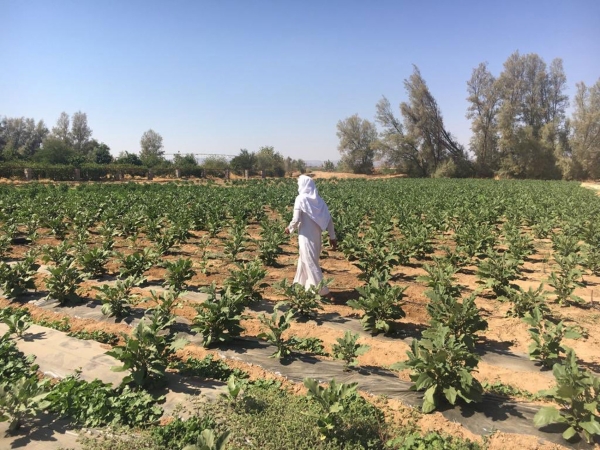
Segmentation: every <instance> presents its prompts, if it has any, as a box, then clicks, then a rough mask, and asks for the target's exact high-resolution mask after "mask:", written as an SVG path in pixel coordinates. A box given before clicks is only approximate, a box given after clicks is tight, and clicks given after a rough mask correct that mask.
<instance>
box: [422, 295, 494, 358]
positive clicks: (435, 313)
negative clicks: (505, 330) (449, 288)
mask: <svg viewBox="0 0 600 450" xmlns="http://www.w3.org/2000/svg"><path fill="white" fill-rule="evenodd" d="M426 295H427V296H428V297H429V300H430V301H429V303H428V304H427V312H428V313H429V317H430V318H431V320H430V325H431V326H432V327H435V326H439V325H445V326H446V327H448V328H449V329H450V331H451V333H452V334H453V335H454V337H455V338H456V339H457V340H460V341H462V342H464V343H465V344H466V346H467V347H468V348H469V349H473V348H474V346H475V342H476V340H477V337H476V333H477V332H478V331H484V330H486V329H487V327H488V324H487V321H486V320H485V319H483V318H482V317H481V314H480V311H479V308H477V305H476V304H475V298H476V295H475V294H471V295H469V296H468V297H465V298H464V299H463V300H462V301H461V302H459V301H458V299H457V298H456V297H454V296H452V295H451V294H449V293H447V292H446V291H444V290H437V291H427V292H426Z"/></svg>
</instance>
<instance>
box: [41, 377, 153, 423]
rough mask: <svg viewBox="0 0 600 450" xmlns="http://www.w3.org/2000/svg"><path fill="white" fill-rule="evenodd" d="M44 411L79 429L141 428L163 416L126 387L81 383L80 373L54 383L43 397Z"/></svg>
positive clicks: (144, 396) (148, 397)
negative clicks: (109, 426) (44, 399)
mask: <svg viewBox="0 0 600 450" xmlns="http://www.w3.org/2000/svg"><path fill="white" fill-rule="evenodd" d="M46 400H47V401H48V403H49V404H48V410H49V411H52V412H54V413H56V414H58V415H59V416H60V417H67V418H69V419H71V421H73V422H74V423H75V424H77V425H79V426H83V427H101V426H108V425H112V426H115V425H121V426H129V427H142V426H148V425H150V424H155V423H157V422H158V420H159V419H160V417H161V416H162V414H163V410H162V408H161V407H160V406H159V405H158V403H159V402H160V401H162V400H163V398H158V399H155V398H154V397H153V396H152V395H150V394H148V393H147V392H145V391H137V392H136V391H132V390H131V389H130V388H129V386H125V387H119V388H116V389H114V388H113V387H112V385H111V384H110V383H103V382H102V381H101V380H98V379H96V380H94V381H90V382H88V381H84V380H81V379H80V372H76V373H75V374H74V375H70V376H68V377H66V378H63V379H62V380H60V381H59V382H58V383H56V384H55V385H54V386H53V387H52V390H51V391H50V392H49V394H48V396H47V397H46Z"/></svg>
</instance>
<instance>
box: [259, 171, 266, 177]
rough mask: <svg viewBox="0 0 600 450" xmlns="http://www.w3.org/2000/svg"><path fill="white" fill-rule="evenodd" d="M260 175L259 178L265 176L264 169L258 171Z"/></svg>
mask: <svg viewBox="0 0 600 450" xmlns="http://www.w3.org/2000/svg"><path fill="white" fill-rule="evenodd" d="M260 176H261V178H265V177H266V174H265V171H264V170H261V171H260Z"/></svg>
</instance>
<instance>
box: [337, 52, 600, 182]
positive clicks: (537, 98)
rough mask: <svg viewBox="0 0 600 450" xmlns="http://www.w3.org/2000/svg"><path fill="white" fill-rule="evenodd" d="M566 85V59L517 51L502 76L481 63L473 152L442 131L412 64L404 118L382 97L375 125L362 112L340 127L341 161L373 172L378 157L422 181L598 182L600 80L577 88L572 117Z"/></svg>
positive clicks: (471, 114)
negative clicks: (492, 178) (547, 60)
mask: <svg viewBox="0 0 600 450" xmlns="http://www.w3.org/2000/svg"><path fill="white" fill-rule="evenodd" d="M566 82H567V81H566V76H565V74H564V70H563V66H562V61H561V60H560V59H555V60H554V61H552V63H551V64H550V66H547V65H546V63H545V62H544V61H543V59H542V58H541V57H539V56H538V55H536V54H528V55H521V54H519V52H515V53H514V54H512V55H511V56H510V57H509V58H508V59H507V60H506V62H505V63H504V70H503V71H502V72H501V73H500V75H499V76H498V77H495V76H494V75H493V74H492V73H491V72H490V71H489V69H488V66H487V63H481V64H480V65H479V66H478V67H477V68H475V69H474V70H473V74H472V76H471V79H470V80H469V81H468V82H467V92H468V98H467V99H468V101H469V108H468V111H467V118H469V119H470V120H471V129H472V131H473V135H472V138H471V141H470V143H469V151H467V150H466V149H465V148H464V147H463V146H462V145H461V144H460V143H458V142H457V141H456V139H455V138H454V137H453V136H452V134H451V133H450V132H449V131H448V130H447V128H446V127H445V126H444V121H443V117H442V114H441V111H440V108H439V106H438V105H437V102H436V101H435V98H434V97H433V95H432V94H431V92H430V90H429V88H428V87H427V84H426V82H425V80H424V79H423V77H422V75H421V73H420V71H419V69H418V68H417V67H414V70H413V73H412V75H411V76H410V77H409V78H408V79H406V80H405V81H404V87H405V90H406V93H407V97H408V99H407V101H405V102H402V103H401V104H400V116H401V119H399V118H398V117H397V116H395V114H394V111H393V109H392V107H391V105H390V102H389V101H388V100H387V98H385V97H383V98H382V99H381V100H380V101H379V102H378V103H377V105H376V113H375V121H374V122H371V121H369V120H366V119H361V118H360V117H359V116H358V115H354V116H351V117H348V118H346V119H344V120H342V121H339V122H338V124H337V135H338V137H339V139H340V142H339V147H338V148H339V150H340V153H341V154H342V162H343V163H344V164H345V165H346V166H347V167H348V168H350V169H351V170H353V171H354V172H357V173H369V172H371V171H372V170H373V164H374V162H375V161H377V160H380V161H383V162H384V163H385V164H387V165H389V166H392V167H396V168H398V169H399V170H401V171H403V172H405V173H408V174H409V175H412V176H419V177H428V176H482V177H489V176H501V177H511V178H544V179H551V178H561V177H562V178H565V179H573V178H588V177H590V178H598V177H600V79H599V80H598V81H597V82H596V84H595V85H593V86H591V87H588V86H586V85H585V84H584V83H578V84H577V92H576V94H575V98H574V99H573V115H572V117H570V118H569V117H567V115H566V109H567V107H568V106H569V99H568V96H567V95H566V94H565V90H566ZM377 125H379V128H378V127H377Z"/></svg>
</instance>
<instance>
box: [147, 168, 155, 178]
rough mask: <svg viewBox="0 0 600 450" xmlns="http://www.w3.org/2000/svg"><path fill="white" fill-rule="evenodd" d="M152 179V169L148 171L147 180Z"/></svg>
mask: <svg viewBox="0 0 600 450" xmlns="http://www.w3.org/2000/svg"><path fill="white" fill-rule="evenodd" d="M152 179H154V173H153V172H152V169H148V180H152Z"/></svg>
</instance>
